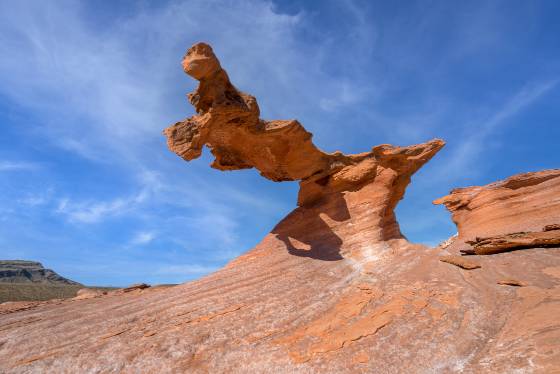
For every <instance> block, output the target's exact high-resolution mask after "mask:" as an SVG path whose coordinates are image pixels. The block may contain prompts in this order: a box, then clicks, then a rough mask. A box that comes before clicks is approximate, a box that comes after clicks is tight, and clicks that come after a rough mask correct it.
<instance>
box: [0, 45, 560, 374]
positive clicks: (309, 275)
mask: <svg viewBox="0 0 560 374" xmlns="http://www.w3.org/2000/svg"><path fill="white" fill-rule="evenodd" d="M183 67H184V69H185V71H186V72H187V73H188V74H190V75H191V76H193V77H194V78H195V79H198V80H199V81H200V85H199V87H198V89H197V90H196V92H195V93H193V94H191V95H190V100H191V103H192V104H193V105H194V106H195V108H196V109H197V113H198V114H197V115H195V116H194V117H192V118H189V119H187V120H185V121H182V122H179V123H177V124H175V125H173V126H171V127H170V128H168V129H167V130H165V134H166V135H167V137H168V142H169V147H170V148H171V149H172V150H173V151H174V152H176V153H177V154H178V155H180V156H181V157H183V158H185V159H186V160H192V159H194V158H196V157H198V156H199V155H200V152H201V150H202V147H203V146H207V147H209V148H210V149H211V151H212V153H213V154H214V156H215V157H216V160H215V161H214V163H213V164H212V166H213V167H216V168H218V169H221V170H234V169H240V168H249V167H254V168H256V169H258V170H259V171H260V172H261V174H262V175H263V176H265V177H267V178H269V179H272V180H277V181H282V180H299V181H300V186H301V188H300V192H299V198H298V207H297V208H296V209H295V210H294V211H293V212H292V213H290V214H289V215H288V216H287V217H286V218H284V219H283V220H282V221H281V222H280V223H279V224H278V225H277V226H276V227H275V228H273V230H272V232H271V233H269V234H268V235H266V236H265V238H264V239H263V240H262V241H261V242H260V243H259V244H258V245H257V246H256V247H255V248H253V249H251V250H249V251H248V252H247V253H245V254H244V255H242V256H240V257H238V258H237V259H235V260H233V261H232V262H230V263H229V264H228V265H227V266H226V267H225V268H223V269H221V270H219V271H217V272H215V273H213V274H211V275H209V276H206V277H204V278H202V279H200V280H197V281H194V282H189V283H185V284H182V285H179V286H175V287H170V288H158V287H151V288H143V289H142V288H135V289H132V290H131V291H130V292H109V293H108V294H107V295H103V296H101V297H95V298H86V299H81V300H80V299H74V300H67V301H55V302H54V301H53V302H46V303H26V304H25V305H23V304H21V305H20V304H8V305H0V372H3V371H6V372H14V373H25V372H57V373H65V372H68V373H74V372H84V373H89V372H91V373H93V372H119V373H121V372H122V373H138V372H141V373H429V372H436V373H440V372H441V373H448V372H461V373H510V372H536V373H549V372H554V370H556V369H558V368H560V344H559V343H558V342H559V341H560V328H559V327H558V317H557V316H558V315H560V256H559V254H558V250H557V249H555V248H545V249H528V250H523V251H515V252H508V253H500V254H496V255H490V256H476V257H475V258H472V257H469V258H468V261H467V259H466V258H464V257H460V258H459V259H457V253H458V250H457V251H455V249H454V248H455V247H454V246H455V245H456V244H457V243H459V242H461V243H463V245H466V244H465V243H464V241H463V240H464V238H465V236H464V235H463V234H462V230H463V229H464V228H465V227H466V228H469V229H470V230H471V232H472V234H473V235H474V236H476V235H479V236H481V235H487V234H486V232H490V233H491V234H493V233H494V231H492V230H489V229H488V228H487V227H486V226H485V225H488V222H486V223H484V222H482V223H477V222H478V221H481V220H483V219H484V215H480V217H479V216H478V215H477V216H476V217H477V218H476V219H472V220H471V219H470V218H469V216H468V214H467V213H461V214H460V216H461V217H462V218H460V219H459V218H456V221H457V222H460V224H459V226H460V227H459V236H460V238H461V239H460V240H459V239H456V240H455V241H453V243H452V244H451V245H450V246H449V247H447V248H445V249H444V248H443V247H438V248H436V249H430V248H427V247H424V246H421V245H414V244H411V243H408V242H407V241H406V240H405V239H404V237H403V236H402V234H401V233H400V230H399V227H398V224H397V222H396V219H395V215H394V213H393V209H394V207H395V206H396V204H397V202H398V201H399V200H400V199H401V198H402V197H403V194H404V190H405V188H406V186H407V184H408V183H409V182H410V178H411V175H412V174H413V173H414V172H415V171H416V170H418V169H419V168H420V167H421V166H422V165H423V164H424V163H425V162H427V161H428V160H429V159H430V158H431V157H432V156H433V155H434V154H435V153H436V152H437V151H438V150H439V149H441V147H442V146H443V142H442V141H440V140H433V141H431V142H428V143H425V144H420V145H415V146H410V147H402V148H401V147H393V146H389V145H381V146H377V147H374V148H373V149H372V150H371V151H370V152H366V153H363V154H359V155H343V154H342V153H334V154H328V153H324V152H322V151H320V150H319V149H318V148H317V147H316V146H315V145H314V144H313V143H312V142H311V135H310V134H309V133H308V132H307V131H305V129H304V128H303V127H302V126H301V125H300V124H299V123H298V122H297V121H263V120H261V119H259V117H258V106H257V103H256V100H255V99H254V98H253V97H251V96H249V95H247V94H244V93H241V92H239V91H237V90H236V89H235V88H234V87H233V86H232V84H231V83H230V81H229V78H228V76H227V74H226V73H225V71H224V70H223V69H222V68H221V66H220V64H219V61H218V60H217V58H216V57H215V55H214V53H213V52H212V49H211V48H210V47H209V46H207V45H205V44H197V45H195V46H194V47H192V48H191V49H190V50H189V52H188V53H187V55H186V56H185V59H184V61H183ZM539 180H540V181H541V182H539V183H534V184H532V185H530V186H529V185H528V186H526V187H527V188H531V191H533V192H532V193H531V194H530V196H533V198H528V196H529V194H525V196H524V199H523V198H522V199H518V197H516V196H517V195H515V194H507V193H505V192H504V191H502V192H500V193H503V194H502V195H501V196H502V199H497V200H496V201H494V200H492V199H491V198H490V196H491V195H492V196H493V194H494V193H493V192H486V193H483V192H484V191H485V188H483V187H479V188H477V189H476V191H478V192H480V193H481V194H482V195H481V196H489V197H488V198H489V199H490V200H489V201H494V202H493V204H497V205H496V206H498V207H499V206H501V205H500V204H503V206H507V205H508V201H509V202H510V204H513V205H510V206H513V207H515V209H520V210H526V211H531V210H532V209H533V208H531V207H533V206H534V204H533V203H535V202H538V204H539V205H538V209H536V210H535V212H533V213H532V214H533V215H532V217H535V219H537V218H538V219H539V222H538V225H539V227H540V228H542V227H543V225H550V224H554V223H558V222H557V221H554V220H555V218H554V217H556V216H555V215H557V214H558V210H555V209H549V206H550V204H552V205H554V204H557V203H558V199H559V198H560V193H558V191H557V190H555V191H556V192H555V191H551V189H550V188H549V185H548V184H547V183H552V182H553V180H554V178H549V179H546V178H544V179H543V178H541V179H539ZM522 188H525V187H522ZM516 191H518V192H522V191H521V189H519V188H518V189H517V190H516ZM471 195H472V194H463V195H462V199H463V200H461V201H467V200H468V199H467V197H473V196H471ZM450 199H451V198H450ZM473 199H477V197H476V196H474V197H473ZM452 201H455V200H454V199H451V200H449V201H448V203H450V204H451V205H453V204H454V205H453V206H455V207H457V209H456V210H457V212H459V209H460V207H459V205H460V204H457V203H453V202H452ZM469 201H470V200H469ZM473 201H474V200H473ZM527 201H529V202H531V205H524V204H525V202H527ZM547 201H548V202H547ZM467 204H468V202H467ZM541 208H542V209H541ZM479 209H486V207H485V206H484V204H482V206H480V208H479ZM547 209H548V210H547ZM471 211H472V212H473V213H476V212H477V211H476V209H473V210H471ZM487 212H490V213H491V212H492V210H491V209H489V210H487ZM501 212H502V213H494V214H495V216H494V217H496V225H497V226H498V227H500V228H501V229H502V231H504V232H501V233H502V234H507V233H508V232H507V231H508V230H509V228H508V227H507V225H508V224H506V223H503V224H502V223H500V220H501V219H502V218H500V217H502V216H503V219H504V220H506V221H507V220H512V221H511V222H513V221H515V222H516V224H515V225H514V224H511V223H510V226H511V227H516V228H517V229H516V230H515V231H517V232H519V231H524V230H525V231H527V227H529V226H531V227H532V226H533V224H534V223H533V222H527V223H526V224H523V220H522V219H521V218H515V214H514V212H513V211H510V214H505V212H506V210H505V209H504V210H502V211H501ZM454 214H455V213H454ZM500 214H501V215H500ZM510 216H511V217H514V218H515V219H514V218H511V217H510ZM477 220H478V221H477ZM471 222H472V223H471ZM508 222H510V221H508ZM471 224H472V227H471V226H469V225H471ZM478 229H484V230H482V231H484V233H480V234H479V233H477V232H476V231H477V230H478ZM450 251H451V252H450ZM450 253H452V254H453V255H454V257H443V256H449V255H450ZM442 258H443V259H444V260H446V259H447V260H448V262H449V263H446V262H442V261H440V259H442ZM459 260H460V261H459ZM454 264H456V265H459V266H454ZM461 265H463V267H461ZM478 266H480V267H481V268H480V269H478ZM466 268H471V269H474V270H466ZM520 285H523V287H519V286H520Z"/></svg>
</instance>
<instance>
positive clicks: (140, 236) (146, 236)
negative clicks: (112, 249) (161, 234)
mask: <svg viewBox="0 0 560 374" xmlns="http://www.w3.org/2000/svg"><path fill="white" fill-rule="evenodd" d="M155 237H156V234H155V233H154V232H152V231H140V232H137V233H136V234H135V235H134V237H133V238H132V240H131V241H130V244H131V245H133V246H134V245H144V244H148V243H150V242H151V241H152V240H154V239H155Z"/></svg>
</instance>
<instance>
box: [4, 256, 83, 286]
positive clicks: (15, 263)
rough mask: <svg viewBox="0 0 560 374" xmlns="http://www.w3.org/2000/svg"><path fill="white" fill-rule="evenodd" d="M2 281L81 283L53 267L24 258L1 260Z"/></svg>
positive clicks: (57, 283)
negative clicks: (64, 275) (47, 267)
mask: <svg viewBox="0 0 560 374" xmlns="http://www.w3.org/2000/svg"><path fill="white" fill-rule="evenodd" d="M0 283H42V284H53V285H80V284H79V283H78V282H74V281H72V280H70V279H67V278H64V277H62V276H60V275H58V274H57V273H55V272H54V271H53V270H51V269H45V268H44V267H43V265H42V264H41V263H40V262H35V261H24V260H0Z"/></svg>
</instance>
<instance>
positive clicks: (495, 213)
mask: <svg viewBox="0 0 560 374" xmlns="http://www.w3.org/2000/svg"><path fill="white" fill-rule="evenodd" d="M558 196H560V170H559V169H553V170H544V171H540V172H536V173H525V174H518V175H514V176H512V177H509V178H507V179H506V180H503V181H499V182H495V183H491V184H489V185H487V186H483V187H478V186H476V187H466V188H457V189H454V190H453V191H451V194H450V195H448V196H445V197H442V198H440V199H438V200H436V201H434V204H443V205H445V207H446V208H447V209H448V210H449V211H450V212H451V214H452V217H453V222H455V223H456V224H457V228H458V230H459V239H461V240H473V239H475V238H476V237H490V236H497V235H505V234H511V233H515V232H523V231H541V230H542V228H543V227H544V226H546V225H551V224H558V223H560V199H559V198H558Z"/></svg>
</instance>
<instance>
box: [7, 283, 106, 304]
mask: <svg viewBox="0 0 560 374" xmlns="http://www.w3.org/2000/svg"><path fill="white" fill-rule="evenodd" d="M81 288H86V287H84V286H82V285H53V284H45V283H0V303H3V302H5V301H44V300H51V299H67V298H71V297H74V296H76V293H77V292H78V290H79V289H81ZM87 288H94V289H103V290H113V289H114V288H109V287H87Z"/></svg>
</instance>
